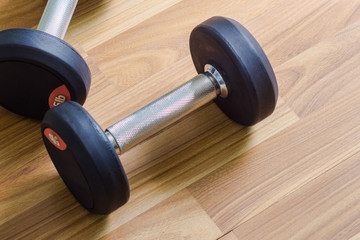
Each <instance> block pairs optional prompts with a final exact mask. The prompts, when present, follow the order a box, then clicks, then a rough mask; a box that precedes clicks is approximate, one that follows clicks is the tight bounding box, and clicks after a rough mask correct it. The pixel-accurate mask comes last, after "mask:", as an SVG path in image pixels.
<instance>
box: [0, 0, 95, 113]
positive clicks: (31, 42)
mask: <svg viewBox="0 0 360 240" xmlns="http://www.w3.org/2000/svg"><path fill="white" fill-rule="evenodd" d="M76 4H77V0H67V1H64V0H49V1H48V3H47V5H46V8H45V11H44V13H43V15H42V18H41V20H40V23H39V26H38V29H37V30H35V29H26V28H13V29H7V30H3V31H0V105H1V106H3V107H4V108H6V109H8V110H10V111H12V112H14V113H17V114H20V115H23V116H26V117H32V118H37V119H41V118H42V117H43V115H44V114H45V112H46V111H47V110H48V109H49V108H52V107H54V106H56V105H58V104H60V103H62V102H64V101H69V100H72V101H76V102H78V103H80V104H83V103H84V101H85V99H86V96H87V94H88V91H89V88H90V81H91V75H90V70H89V67H88V66H87V64H86V62H85V61H84V59H83V58H82V57H81V56H80V54H79V53H77V52H76V51H75V50H74V49H73V48H72V47H71V46H70V45H69V44H67V43H66V42H64V41H63V40H62V39H63V37H64V35H65V33H66V30H67V27H68V25H69V23H70V20H71V17H72V15H73V12H74V10H75V7H76Z"/></svg>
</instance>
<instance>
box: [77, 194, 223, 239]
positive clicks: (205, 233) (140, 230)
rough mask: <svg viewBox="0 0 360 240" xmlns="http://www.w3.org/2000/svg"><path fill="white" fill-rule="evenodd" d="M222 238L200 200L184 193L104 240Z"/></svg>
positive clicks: (120, 228) (166, 201) (167, 200)
mask: <svg viewBox="0 0 360 240" xmlns="http://www.w3.org/2000/svg"><path fill="white" fill-rule="evenodd" d="M154 216H156V218H154ZM189 219H193V220H194V221H189ZM169 220H170V221H169ZM179 226H181V227H180V228H179ZM220 235H221V231H220V230H219V229H218V228H217V226H216V225H215V224H214V222H213V221H212V220H211V219H210V217H209V216H208V215H207V214H206V213H205V212H204V210H203V209H202V208H201V206H200V205H199V204H198V203H197V202H196V200H195V199H194V198H193V197H192V196H191V195H190V193H189V192H188V191H187V190H182V191H180V192H179V193H177V194H175V195H174V196H172V197H170V198H168V199H166V200H164V201H163V202H161V203H160V204H158V205H156V206H155V207H153V208H151V209H150V210H148V211H147V212H144V213H143V214H141V215H140V216H138V217H136V218H134V219H133V220H131V221H129V222H128V223H126V224H125V225H123V226H121V227H119V228H117V229H116V230H114V231H113V232H111V233H109V234H107V235H106V236H105V237H104V238H103V239H139V240H142V239H144V240H145V239H149V240H152V239H199V240H200V239H204V240H205V239H215V238H217V237H219V236H220ZM76 237H80V238H81V236H76Z"/></svg>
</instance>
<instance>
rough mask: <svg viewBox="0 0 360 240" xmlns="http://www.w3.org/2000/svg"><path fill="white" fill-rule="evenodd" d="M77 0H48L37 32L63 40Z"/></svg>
mask: <svg viewBox="0 0 360 240" xmlns="http://www.w3.org/2000/svg"><path fill="white" fill-rule="evenodd" d="M77 2H78V0H48V2H47V4H46V8H45V10H44V13H43V15H42V17H41V20H40V23H39V26H38V28H37V29H38V30H40V31H43V32H46V33H49V34H51V35H53V36H56V37H58V38H60V39H63V38H64V36H65V33H66V30H67V28H68V26H69V24H70V21H71V18H72V16H73V14H74V11H75V7H76V5H77Z"/></svg>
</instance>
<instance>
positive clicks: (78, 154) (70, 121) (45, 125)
mask: <svg viewBox="0 0 360 240" xmlns="http://www.w3.org/2000/svg"><path fill="white" fill-rule="evenodd" d="M41 131H42V136H43V140H44V143H45V146H46V149H47V151H48V153H49V155H50V157H51V160H52V161H53V163H54V165H55V167H56V169H57V171H58V172H59V174H60V176H61V177H62V179H63V181H64V182H65V184H66V185H67V187H68V188H69V189H70V191H71V192H72V193H73V195H74V196H75V197H76V198H77V200H78V201H79V202H80V203H81V204H82V205H83V206H84V207H85V208H86V209H88V210H89V211H90V212H93V213H98V214H108V213H110V212H112V211H114V210H116V209H117V208H119V207H120V206H122V205H123V204H125V203H126V202H127V201H128V199H129V195H130V190H129V183H128V180H127V177H126V174H125V172H124V169H123V167H122V165H121V163H120V160H119V157H118V155H117V154H116V152H115V149H114V147H113V146H112V145H111V143H110V142H109V140H108V138H107V137H106V135H105V133H104V132H103V131H102V129H101V128H100V127H99V125H98V124H97V123H96V122H95V120H94V119H93V118H92V117H91V116H90V115H89V114H88V113H87V112H86V111H85V110H84V109H83V108H82V107H81V106H80V105H79V104H78V103H76V102H72V101H70V102H65V103H63V104H60V105H59V106H57V107H55V108H52V109H50V110H49V111H48V112H47V113H46V114H45V116H44V119H43V122H42V124H41Z"/></svg>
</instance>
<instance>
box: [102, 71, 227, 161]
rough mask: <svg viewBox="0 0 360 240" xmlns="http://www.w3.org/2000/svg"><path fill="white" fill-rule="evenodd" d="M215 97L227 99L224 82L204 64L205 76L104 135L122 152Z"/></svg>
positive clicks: (127, 118) (129, 117) (152, 104)
mask: <svg viewBox="0 0 360 240" xmlns="http://www.w3.org/2000/svg"><path fill="white" fill-rule="evenodd" d="M218 95H219V96H222V97H226V95H227V88H226V86H225V82H224V81H223V79H222V77H221V75H220V74H219V73H218V71H217V70H216V69H215V68H214V67H212V66H211V65H206V66H205V73H204V74H199V75H198V76H196V77H195V78H193V79H191V80H190V81H188V82H186V83H185V84H183V85H181V86H180V87H178V88H177V89H175V90H173V91H171V92H170V93H168V94H166V95H164V96H163V97H161V98H159V99H157V100H155V101H154V102H152V103H150V104H149V105H147V106H145V107H143V108H142V109H140V110H138V111H136V112H134V113H133V114H131V115H129V116H127V117H126V118H124V119H122V120H121V121H119V122H117V123H115V124H114V125H112V126H111V127H109V128H108V129H107V130H106V132H105V134H106V135H107V136H108V138H109V140H110V142H111V143H112V145H113V146H114V147H115V149H116V150H117V153H118V154H120V153H123V152H125V151H127V150H129V149H130V148H132V147H134V146H136V145H137V144H139V143H141V142H142V141H144V140H145V139H147V138H149V137H150V136H152V135H154V134H155V133H157V132H159V131H160V130H162V129H163V128H165V127H167V126H169V125H170V124H171V123H174V122H175V121H177V120H178V119H180V118H182V117H183V116H185V115H186V114H188V113H189V112H191V111H193V110H195V109H197V108H199V107H201V106H203V105H204V104H206V103H208V102H210V101H211V100H213V99H215V98H216V97H217V96H218Z"/></svg>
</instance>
